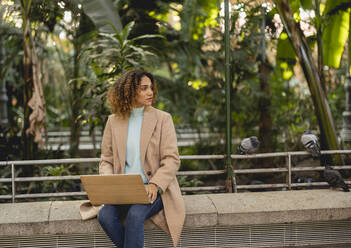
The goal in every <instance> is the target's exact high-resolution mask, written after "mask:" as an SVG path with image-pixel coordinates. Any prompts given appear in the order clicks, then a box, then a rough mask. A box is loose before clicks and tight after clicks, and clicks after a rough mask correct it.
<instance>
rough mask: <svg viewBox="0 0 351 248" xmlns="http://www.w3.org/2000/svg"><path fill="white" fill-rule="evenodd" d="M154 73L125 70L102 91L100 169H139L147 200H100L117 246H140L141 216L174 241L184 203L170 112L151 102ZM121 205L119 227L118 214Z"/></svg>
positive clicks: (101, 217) (107, 171)
mask: <svg viewBox="0 0 351 248" xmlns="http://www.w3.org/2000/svg"><path fill="white" fill-rule="evenodd" d="M156 95H157V88H156V83H155V80H154V77H153V76H152V75H151V74H150V73H148V72H145V71H143V70H139V69H137V70H131V71H128V72H126V73H125V74H124V75H123V76H122V77H121V78H120V79H119V80H118V81H117V82H116V83H115V84H114V85H113V86H112V87H111V88H110V89H109V91H108V94H107V101H108V103H109V105H110V107H111V110H112V113H113V114H112V115H110V116H109V118H108V120H107V123H106V127H105V130H104V135H103V139H102V144H101V162H100V164H99V173H100V174H140V175H141V176H142V178H143V181H144V183H145V185H146V186H145V188H146V192H147V194H148V196H149V198H150V201H151V204H134V205H128V206H126V205H124V206H123V205H119V206H118V205H105V206H103V207H102V208H101V210H100V212H99V214H98V220H99V222H100V224H101V226H102V228H103V229H104V231H105V232H106V233H107V235H108V236H109V237H110V238H111V240H112V242H113V243H114V244H115V245H117V246H118V247H119V248H122V247H126V248H137V247H143V245H144V221H145V220H146V219H149V218H151V220H152V221H153V222H154V223H155V224H156V225H157V226H159V227H160V228H162V229H163V230H164V231H166V232H167V233H169V234H170V236H171V238H172V241H173V244H174V246H176V245H177V242H178V240H179V237H180V234H181V231H182V228H183V224H184V219H185V208H184V202H183V198H182V196H181V192H180V188H179V185H178V182H177V179H176V172H177V170H178V169H179V166H180V160H179V154H178V148H177V138H176V134H175V129H174V125H173V121H172V117H171V115H170V114H168V113H166V112H163V111H161V110H157V109H155V108H153V107H152V104H153V103H154V102H155V99H156ZM125 208H127V213H126V222H125V227H124V226H123V225H122V222H121V214H122V213H123V210H124V209H125Z"/></svg>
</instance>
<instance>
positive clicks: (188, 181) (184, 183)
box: [177, 176, 204, 195]
mask: <svg viewBox="0 0 351 248" xmlns="http://www.w3.org/2000/svg"><path fill="white" fill-rule="evenodd" d="M177 179H178V183H179V186H180V187H199V186H200V185H203V184H204V183H203V182H202V181H201V180H199V179H198V178H196V177H194V178H190V177H189V176H177ZM185 194H186V192H183V195H185Z"/></svg>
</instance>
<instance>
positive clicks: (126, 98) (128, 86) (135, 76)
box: [107, 69, 157, 117]
mask: <svg viewBox="0 0 351 248" xmlns="http://www.w3.org/2000/svg"><path fill="white" fill-rule="evenodd" d="M144 76H146V77H148V78H149V79H150V81H151V83H152V89H153V99H152V104H154V103H155V101H156V97H157V87H156V81H155V79H154V76H153V75H152V74H151V73H149V72H147V71H144V70H141V69H134V70H130V71H127V72H126V73H124V74H123V75H122V76H121V77H120V78H119V79H118V80H117V81H116V83H114V84H113V85H112V86H111V87H110V88H109V90H108V92H107V103H108V104H109V105H110V108H111V111H112V113H113V114H116V115H118V116H122V117H127V116H129V115H130V113H131V111H132V105H133V103H134V101H135V99H136V96H137V94H138V91H139V87H140V81H141V79H142V78H143V77H144Z"/></svg>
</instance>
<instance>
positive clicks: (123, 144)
mask: <svg viewBox="0 0 351 248" xmlns="http://www.w3.org/2000/svg"><path fill="white" fill-rule="evenodd" d="M115 128H116V132H115V133H116V134H118V137H116V138H115V140H117V151H118V157H119V162H120V164H121V167H122V173H124V168H125V164H126V152H127V136H128V118H118V119H117V123H116V125H115Z"/></svg>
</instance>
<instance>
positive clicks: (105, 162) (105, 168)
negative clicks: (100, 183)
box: [99, 116, 113, 174]
mask: <svg viewBox="0 0 351 248" xmlns="http://www.w3.org/2000/svg"><path fill="white" fill-rule="evenodd" d="M110 118H111V116H110V117H109V118H108V119H107V123H106V126H105V130H104V134H103V136H102V142H101V161H100V163H99V174H113V151H112V131H111V120H110Z"/></svg>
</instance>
